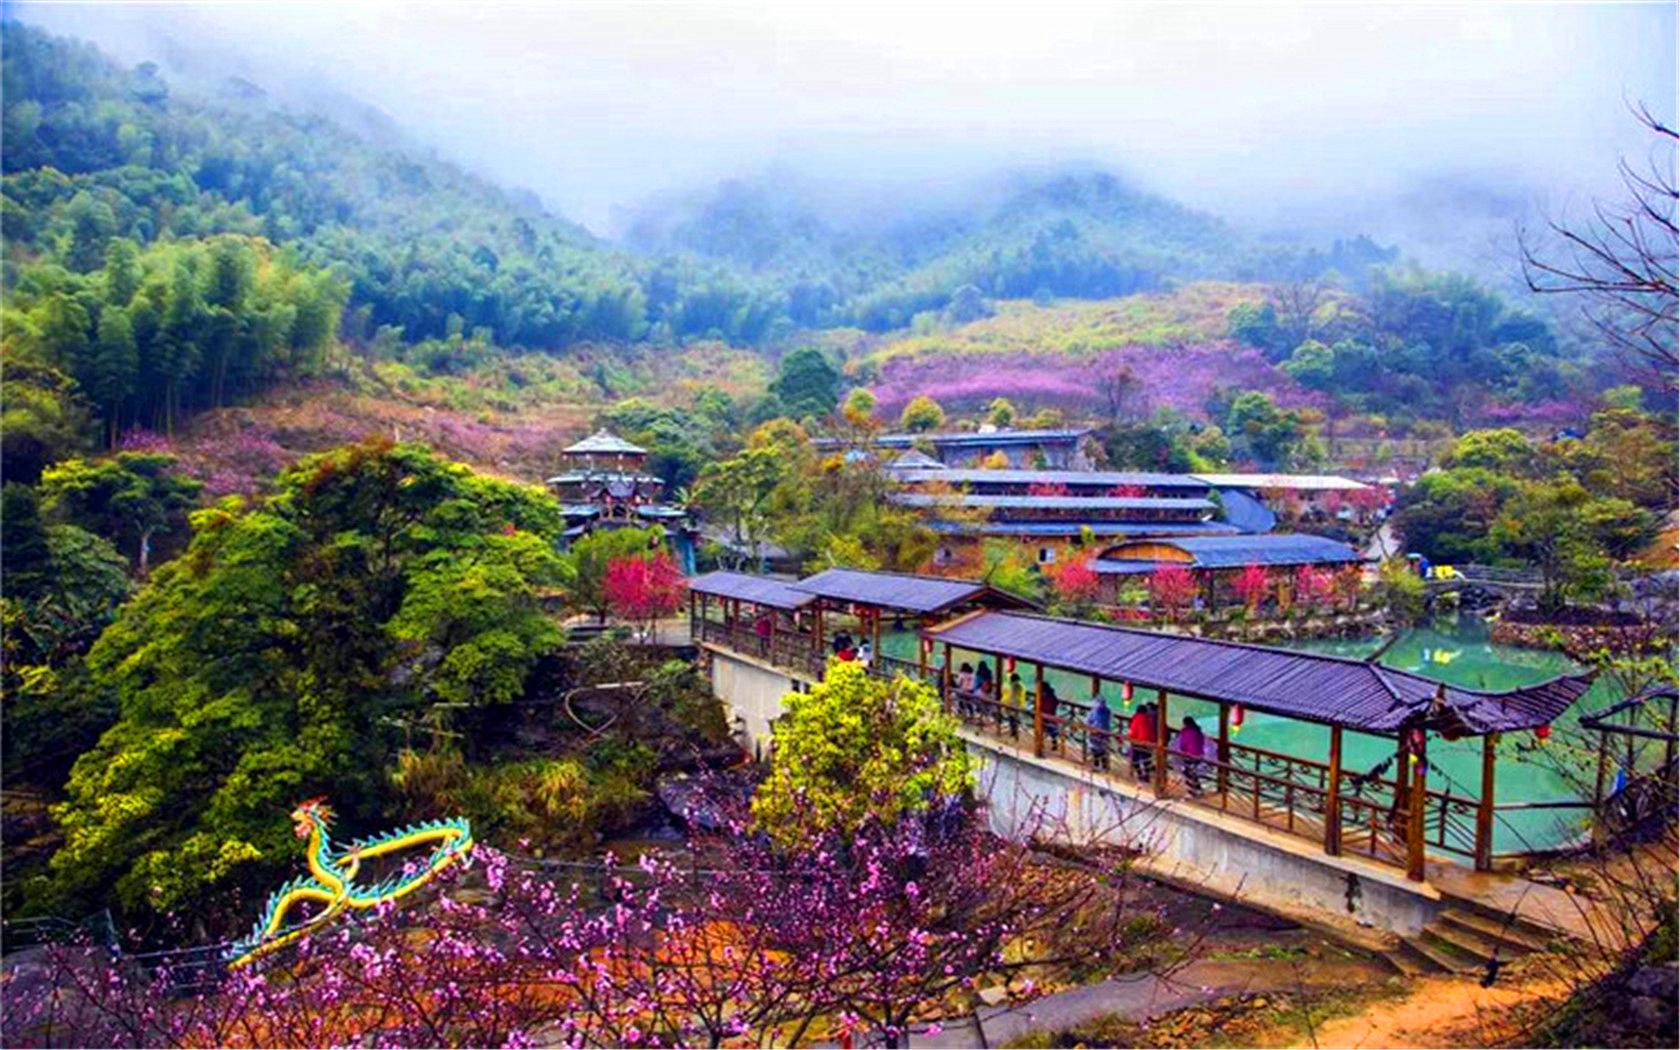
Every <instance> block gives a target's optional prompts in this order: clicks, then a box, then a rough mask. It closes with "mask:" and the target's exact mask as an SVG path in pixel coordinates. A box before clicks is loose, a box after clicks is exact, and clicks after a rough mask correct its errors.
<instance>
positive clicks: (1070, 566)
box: [1045, 559, 1102, 616]
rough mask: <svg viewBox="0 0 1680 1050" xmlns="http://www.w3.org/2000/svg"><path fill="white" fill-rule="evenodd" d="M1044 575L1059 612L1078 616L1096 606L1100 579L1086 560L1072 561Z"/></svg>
mask: <svg viewBox="0 0 1680 1050" xmlns="http://www.w3.org/2000/svg"><path fill="white" fill-rule="evenodd" d="M1045 575H1047V576H1049V577H1050V586H1051V588H1052V589H1053V590H1054V591H1055V595H1056V604H1057V606H1058V607H1059V609H1060V611H1062V612H1066V613H1070V614H1072V615H1075V616H1078V615H1082V614H1084V613H1087V612H1089V611H1090V608H1091V606H1092V605H1094V604H1096V601H1097V591H1098V588H1099V586H1100V584H1101V582H1102V578H1101V577H1099V576H1098V575H1097V571H1096V570H1095V569H1093V568H1092V567H1091V563H1090V562H1089V561H1088V560H1077V559H1076V560H1072V561H1066V562H1063V563H1062V564H1060V565H1057V566H1055V567H1053V568H1051V569H1050V570H1049V571H1048V572H1047V573H1046V574H1045Z"/></svg>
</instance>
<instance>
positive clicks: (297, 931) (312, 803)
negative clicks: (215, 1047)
mask: <svg viewBox="0 0 1680 1050" xmlns="http://www.w3.org/2000/svg"><path fill="white" fill-rule="evenodd" d="M292 820H293V821H294V822H295V823H296V832H297V837H298V838H300V839H302V838H307V839H308V840H309V845H308V849H307V854H308V860H309V874H308V875H300V876H298V877H297V878H295V879H292V880H291V881H290V882H288V883H286V884H285V885H284V886H281V887H280V888H279V889H278V890H276V891H275V892H274V893H272V894H270V895H269V898H268V903H267V904H266V905H265V906H264V908H263V917H262V918H261V919H259V920H258V921H257V924H256V926H255V927H254V928H253V929H252V930H251V934H250V936H248V937H246V938H244V939H243V940H240V941H236V942H235V943H234V944H233V946H232V947H231V948H230V949H229V951H228V959H229V962H228V965H229V966H233V967H239V966H244V965H246V964H248V963H250V962H252V961H254V960H256V959H258V958H261V957H262V956H264V955H267V954H268V953H269V952H272V951H274V950H275V949H277V948H280V947H283V946H284V945H287V944H290V943H291V942H292V941H295V940H297V939H298V938H299V937H302V936H303V935H304V934H306V933H308V932H309V931H310V930H312V929H314V928H315V927H317V926H319V925H321V924H322V923H324V922H326V921H327V920H329V919H331V918H333V917H334V916H336V915H338V914H339V913H340V912H342V911H344V910H345V909H346V908H352V909H367V908H375V907H378V906H379V905H381V904H384V903H386V902H388V901H396V900H401V899H402V898H403V897H406V896H408V895H409V894H410V893H413V892H414V891H415V890H417V889H419V888H420V887H421V886H423V885H425V884H426V883H427V882H428V881H430V880H431V878H432V876H433V875H436V874H437V873H438V872H440V871H442V870H443V869H444V868H446V867H448V866H449V865H450V864H453V863H455V862H457V861H461V860H464V859H465V858H466V856H467V854H468V853H469V852H471V851H472V848H473V836H472V826H471V825H470V824H469V823H468V822H467V820H466V819H465V818H464V817H455V818H452V819H449V820H436V821H430V822H428V823H425V824H421V825H418V826H415V827H407V828H400V829H398V830H396V831H388V832H386V833H385V834H383V835H377V836H375V837H373V838H371V839H365V840H358V841H355V842H352V843H350V844H349V845H348V846H339V845H337V844H335V843H334V842H333V840H332V822H333V811H332V808H331V807H330V806H328V805H327V804H326V800H325V798H324V797H323V798H312V799H309V800H307V801H305V802H301V803H299V804H298V807H297V808H296V809H294V810H292ZM427 843H436V844H437V846H436V848H435V849H434V850H433V851H432V853H431V855H430V856H429V857H428V858H427V860H426V863H425V864H424V865H423V866H422V867H420V868H419V869H418V870H414V869H413V868H405V869H404V870H402V871H399V872H397V873H396V874H395V875H392V876H390V877H389V878H386V879H383V880H381V881H380V882H378V883H374V884H372V885H362V884H360V883H358V882H357V881H356V877H357V875H358V874H360V872H361V866H362V863H363V862H364V861H368V860H372V859H374V858H377V857H384V856H389V855H390V854H393V853H398V852H401V851H403V850H408V849H412V848H414V847H416V846H422V845H425V844H427ZM305 901H313V902H316V903H318V904H322V905H324V907H323V908H322V909H321V910H320V911H318V912H316V913H315V914H314V915H312V916H310V917H309V918H308V919H306V920H304V921H303V922H302V923H300V924H298V925H296V926H293V927H290V928H287V927H285V926H283V925H282V924H283V923H284V922H285V919H286V914H287V912H289V911H291V909H292V906H293V905H295V904H299V903H302V902H305Z"/></svg>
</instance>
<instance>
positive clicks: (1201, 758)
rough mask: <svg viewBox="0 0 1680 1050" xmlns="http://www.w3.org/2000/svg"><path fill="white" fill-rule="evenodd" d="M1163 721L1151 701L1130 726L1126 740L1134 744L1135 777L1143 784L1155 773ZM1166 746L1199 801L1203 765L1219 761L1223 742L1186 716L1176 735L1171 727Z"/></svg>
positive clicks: (1191, 794) (1186, 785) (1185, 781)
mask: <svg viewBox="0 0 1680 1050" xmlns="http://www.w3.org/2000/svg"><path fill="white" fill-rule="evenodd" d="M1159 721H1160V708H1159V707H1157V706H1156V705H1155V703H1154V701H1147V702H1145V703H1144V704H1143V705H1142V706H1140V707H1139V708H1138V709H1137V713H1136V714H1134V715H1132V720H1131V723H1130V724H1129V725H1127V727H1126V739H1127V740H1128V741H1130V743H1131V760H1132V778H1133V779H1134V780H1137V781H1139V782H1142V781H1145V780H1149V779H1150V778H1151V777H1153V776H1154V774H1155V743H1156V733H1157V731H1158V728H1159V726H1158V723H1159ZM1166 743H1167V758H1168V760H1169V761H1171V762H1174V763H1175V764H1176V765H1177V766H1178V770H1179V772H1180V773H1181V774H1182V775H1183V777H1184V786H1185V787H1186V788H1188V789H1189V791H1190V797H1192V798H1195V797H1196V796H1198V795H1200V794H1201V793H1202V767H1203V765H1204V764H1205V763H1210V762H1211V763H1215V764H1217V763H1218V762H1219V742H1218V741H1217V740H1213V739H1210V738H1209V737H1208V735H1207V734H1206V733H1204V732H1202V727H1201V726H1200V725H1198V724H1197V723H1196V720H1195V719H1194V718H1191V717H1190V716H1189V715H1185V716H1184V722H1183V724H1182V725H1180V727H1179V728H1178V730H1177V731H1176V732H1174V731H1173V730H1171V729H1170V728H1169V729H1168V730H1167V741H1166ZM1105 768H1106V765H1105Z"/></svg>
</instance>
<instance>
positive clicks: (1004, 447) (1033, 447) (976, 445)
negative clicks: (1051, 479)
mask: <svg viewBox="0 0 1680 1050" xmlns="http://www.w3.org/2000/svg"><path fill="white" fill-rule="evenodd" d="M1091 440H1092V438H1091V428H1090V427H1078V428H1073V429H1061V430H1000V429H998V428H996V427H990V428H987V427H982V428H981V429H979V430H975V431H952V432H947V433H937V434H878V435H876V437H875V440H874V443H875V447H876V448H878V449H882V450H883V451H885V452H888V453H890V452H893V451H911V450H915V449H930V450H931V451H932V454H931V455H929V456H928V458H930V459H933V460H936V461H937V462H940V463H943V464H944V465H945V466H947V467H974V466H979V465H980V464H981V463H983V462H985V461H987V460H990V459H992V458H993V457H995V456H998V455H1000V454H1001V455H1002V456H1003V459H1004V461H1006V462H1007V463H1008V465H1009V466H1011V467H1014V468H1018V469H1029V468H1030V469H1040V470H1089V469H1090V467H1091V450H1090V442H1091ZM815 444H816V447H817V448H819V449H825V450H831V449H834V448H838V447H839V446H840V444H841V443H840V442H839V441H838V440H836V439H834V438H818V439H817V440H816V442H815ZM922 454H923V455H927V454H926V453H922Z"/></svg>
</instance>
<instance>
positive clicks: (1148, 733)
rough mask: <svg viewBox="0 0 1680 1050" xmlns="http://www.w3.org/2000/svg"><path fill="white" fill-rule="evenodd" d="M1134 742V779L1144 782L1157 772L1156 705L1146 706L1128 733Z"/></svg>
mask: <svg viewBox="0 0 1680 1050" xmlns="http://www.w3.org/2000/svg"><path fill="white" fill-rule="evenodd" d="M1126 736H1127V739H1129V740H1131V742H1132V777H1133V779H1135V780H1137V781H1139V782H1142V781H1145V780H1148V779H1149V778H1150V776H1151V775H1153V774H1154V772H1155V705H1154V704H1144V705H1143V706H1142V707H1139V708H1138V709H1137V714H1135V715H1133V716H1132V724H1131V726H1130V728H1129V729H1128V731H1127V733H1126Z"/></svg>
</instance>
